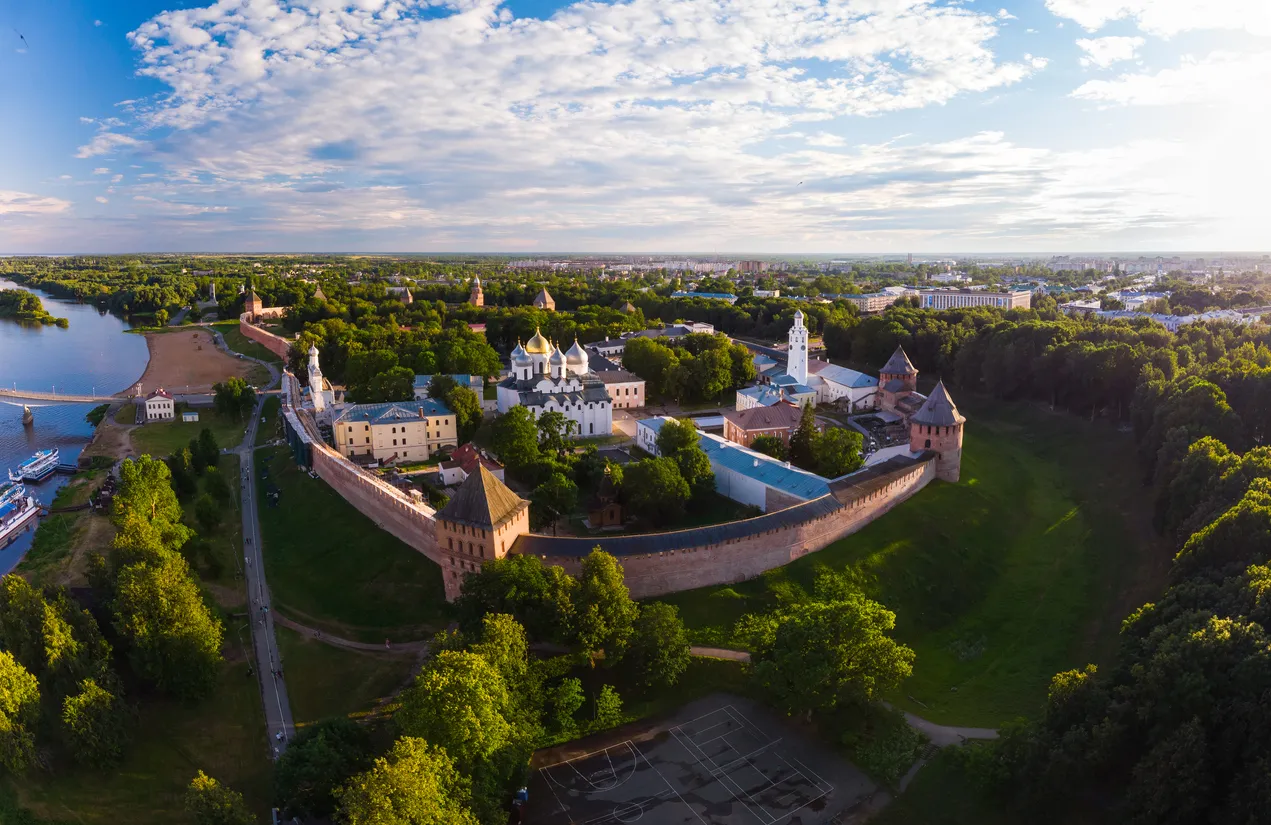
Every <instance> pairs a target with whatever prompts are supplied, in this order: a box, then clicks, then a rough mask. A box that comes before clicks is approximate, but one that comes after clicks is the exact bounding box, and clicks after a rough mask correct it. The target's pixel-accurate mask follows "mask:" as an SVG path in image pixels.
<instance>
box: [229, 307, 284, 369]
mask: <svg viewBox="0 0 1271 825" xmlns="http://www.w3.org/2000/svg"><path fill="white" fill-rule="evenodd" d="M238 321H239V323H238V329H239V331H240V332H242V333H243V335H245V336H247V337H248V338H250V339H251V340H253V341H255V342H256V343H258V344H260V345H261V346H263V347H264V348H265V349H267V350H269V351H270V352H272V353H273V354H274V355H277V356H278V357H279V358H281V359H282V360H284V361H286V360H287V356H288V355H289V354H290V353H291V342H290V341H288V340H287V339H286V338H282V337H279V336H277V335H274V334H273V333H272V332H266V331H265V330H263V329H261V328H260V327H258V326H256V325H254V324H252V323H251V322H250V321H248V320H247V316H246V315H243V316H240V317H239V319H238Z"/></svg>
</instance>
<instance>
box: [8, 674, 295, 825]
mask: <svg viewBox="0 0 1271 825" xmlns="http://www.w3.org/2000/svg"><path fill="white" fill-rule="evenodd" d="M134 735H135V737H136V739H135V741H134V742H133V744H132V745H131V747H130V748H129V749H128V751H127V755H126V757H125V759H124V761H123V763H122V764H121V765H120V766H119V767H118V768H115V769H113V770H109V771H104V772H100V771H90V770H80V769H75V768H72V767H69V766H65V765H62V764H59V765H58V770H57V774H56V775H50V774H49V773H47V772H45V771H42V770H39V769H33V770H31V771H30V772H29V773H27V774H26V775H25V776H24V777H20V778H16V779H11V780H9V781H10V783H11V785H12V786H13V787H14V789H15V790H16V791H17V793H18V798H19V800H20V801H21V803H22V804H23V805H24V806H25V807H27V808H30V809H31V810H32V812H33V813H35V814H37V815H39V816H43V817H47V818H49V819H55V820H59V821H62V820H65V821H68V822H75V823H79V824H80V825H119V824H120V823H128V825H172V823H174V822H186V821H188V819H187V817H186V814H185V810H184V802H183V798H184V795H185V789H186V786H187V785H189V783H190V780H191V779H192V778H193V777H194V774H195V773H196V772H198V771H199V770H200V769H201V770H204V771H206V772H207V773H208V774H209V775H211V776H214V777H216V778H217V779H219V780H221V781H222V782H224V783H226V784H227V785H229V786H230V787H232V788H234V789H235V790H237V791H239V792H241V793H242V794H243V795H244V796H245V797H246V798H247V801H248V802H249V803H250V804H251V806H252V809H253V810H254V811H256V813H257V815H258V816H259V817H261V821H262V822H265V821H268V819H267V812H268V810H269V794H270V782H271V770H272V768H271V763H270V760H269V757H268V748H269V744H268V742H267V741H266V736H265V720H264V714H263V713H262V710H261V703H260V690H259V688H258V687H257V684H256V680H255V679H253V678H251V677H250V676H248V675H247V665H246V664H244V663H243V662H237V663H234V664H227V665H226V666H225V670H224V675H223V677H222V680H221V685H220V687H219V688H218V689H217V691H216V692H215V693H214V694H213V695H212V696H211V697H209V698H207V699H205V700H203V701H201V702H198V703H195V704H192V705H190V704H184V703H180V702H173V701H167V700H155V699H147V700H145V701H143V702H142V703H141V712H140V718H139V719H138V720H137V725H136V728H135V733H134Z"/></svg>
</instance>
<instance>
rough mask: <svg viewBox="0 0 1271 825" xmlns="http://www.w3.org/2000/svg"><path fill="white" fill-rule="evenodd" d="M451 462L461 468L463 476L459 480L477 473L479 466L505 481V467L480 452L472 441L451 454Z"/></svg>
mask: <svg viewBox="0 0 1271 825" xmlns="http://www.w3.org/2000/svg"><path fill="white" fill-rule="evenodd" d="M450 460H451V461H453V462H454V463H455V464H457V465H458V467H459V470H460V472H461V474H462V475H461V476H460V478H459V480H460V481H463V480H464V479H466V478H467V477H468V476H470V475H472V474H473V473H475V472H476V471H477V465H478V464H479V465H481V466H482V467H485V468H486V469H487V470H489V471H490V473H491V474H492V475H493V476H494V477H495V478H497V479H498V480H499V481H503V480H504V478H503V465H502V464H500V463H499V462H497V461H495V460H494V459H493V458H490V456H488V455H486V454H485V453H484V452H482V451H481V450H479V449H478V448H477V446H476V445H475V444H473V443H472V442H471V441H469V442H468V443H467V444H464V445H463V446H462V447H460V448H459V449H457V450H455V451H454V452H453V453H451V454H450Z"/></svg>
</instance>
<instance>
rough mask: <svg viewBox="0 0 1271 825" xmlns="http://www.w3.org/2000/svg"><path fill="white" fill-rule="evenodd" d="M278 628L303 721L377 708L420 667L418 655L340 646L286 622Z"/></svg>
mask: <svg viewBox="0 0 1271 825" xmlns="http://www.w3.org/2000/svg"><path fill="white" fill-rule="evenodd" d="M275 632H276V633H277V634H278V649H279V651H280V652H281V654H282V664H283V673H284V675H285V676H286V677H287V695H288V698H289V699H290V700H291V713H292V716H293V717H294V718H295V720H296V726H297V727H303V726H305V725H309V724H312V723H314V722H317V721H320V720H322V719H326V718H328V717H331V716H351V717H354V718H357V717H362V716H365V715H367V714H368V713H372V712H374V711H375V710H376V709H377V705H378V704H379V701H380V700H381V699H386V698H388V697H390V696H392V695H393V693H394V692H396V691H397V690H398V689H399V688H401V687H402V686H403V685H405V684H406V682H407V680H408V679H410V678H411V676H412V675H413V674H414V673H415V671H416V670H418V669H419V660H418V658H417V657H416V656H414V655H409V654H392V653H372V652H370V651H365V652H364V651H360V650H345V649H342V648H336V647H332V646H330V645H328V644H324V643H323V642H320V641H318V640H317V639H314V638H311V637H306V636H304V635H302V634H300V633H297V632H296V631H294V630H289V629H287V628H285V627H282V626H281V625H279V626H276V627H275Z"/></svg>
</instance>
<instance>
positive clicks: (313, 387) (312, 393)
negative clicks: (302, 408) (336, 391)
mask: <svg viewBox="0 0 1271 825" xmlns="http://www.w3.org/2000/svg"><path fill="white" fill-rule="evenodd" d="M309 397H310V398H312V399H313V410H314V412H322V411H323V410H324V409H325V408H326V404H327V399H326V397H325V395H324V394H323V392H322V367H320V366H318V347H317V345H315V344H310V345H309Z"/></svg>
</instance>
